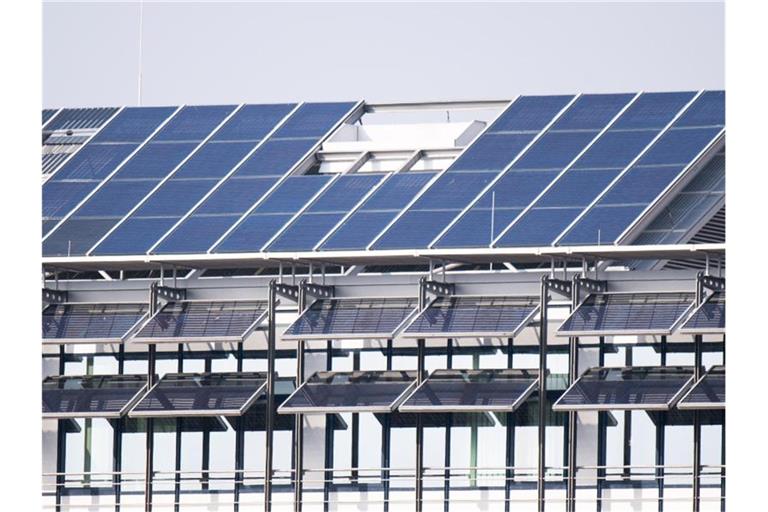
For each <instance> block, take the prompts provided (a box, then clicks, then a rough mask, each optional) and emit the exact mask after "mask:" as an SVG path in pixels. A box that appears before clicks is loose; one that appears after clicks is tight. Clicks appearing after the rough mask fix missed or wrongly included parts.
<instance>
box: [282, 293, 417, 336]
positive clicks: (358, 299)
mask: <svg viewBox="0 0 768 512" xmlns="http://www.w3.org/2000/svg"><path fill="white" fill-rule="evenodd" d="M324 301H328V302H333V301H345V302H360V303H364V302H365V301H371V302H386V301H393V302H394V301H402V302H404V303H410V305H403V307H402V309H406V308H410V307H412V311H411V312H410V313H408V314H407V315H405V316H404V317H403V320H402V321H400V322H399V323H398V324H397V326H396V327H395V328H394V329H393V330H391V331H378V332H351V331H350V332H346V331H339V332H333V333H328V332H321V333H309V334H290V333H289V331H290V330H291V329H292V328H293V327H294V325H297V324H298V323H299V322H302V321H304V320H303V319H304V318H305V316H306V315H307V314H309V313H310V312H311V311H313V307H315V305H318V306H320V307H322V305H323V302H324ZM416 302H417V301H416V299H415V298H413V297H334V298H329V299H317V300H315V301H314V302H312V304H310V305H309V307H308V308H307V309H306V310H304V311H303V312H302V313H301V314H300V315H299V316H298V317H297V318H296V320H294V321H293V322H292V323H291V324H290V325H289V326H288V327H287V328H286V330H285V331H284V332H283V335H282V339H283V340H291V341H300V340H328V339H334V340H345V339H355V340H357V339H375V340H378V339H391V338H394V337H396V336H397V334H398V333H399V332H401V331H402V329H403V328H404V326H405V325H406V324H407V323H408V321H409V320H411V318H412V317H413V316H414V315H415V314H416V313H417V312H418V305H417V304H416ZM392 307H394V305H393V306H392ZM371 309H373V308H371Z"/></svg>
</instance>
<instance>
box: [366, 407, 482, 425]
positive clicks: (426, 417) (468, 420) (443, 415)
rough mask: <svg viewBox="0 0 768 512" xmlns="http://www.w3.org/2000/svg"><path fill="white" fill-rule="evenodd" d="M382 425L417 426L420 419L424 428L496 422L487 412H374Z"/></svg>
mask: <svg viewBox="0 0 768 512" xmlns="http://www.w3.org/2000/svg"><path fill="white" fill-rule="evenodd" d="M374 416H375V417H376V419H377V420H378V421H379V423H381V424H382V425H384V424H386V422H387V421H389V427H390V428H416V427H417V425H418V421H419V419H421V426H422V427H423V428H445V427H448V426H449V425H450V427H451V428H453V427H456V428H461V427H470V428H471V427H493V426H495V425H496V422H495V421H493V416H492V415H491V414H490V413H487V412H428V413H416V412H398V411H395V412H393V413H379V412H377V413H374Z"/></svg>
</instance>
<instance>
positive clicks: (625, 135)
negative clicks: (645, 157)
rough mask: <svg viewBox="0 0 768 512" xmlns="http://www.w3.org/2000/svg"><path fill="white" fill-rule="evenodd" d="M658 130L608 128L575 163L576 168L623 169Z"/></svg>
mask: <svg viewBox="0 0 768 512" xmlns="http://www.w3.org/2000/svg"><path fill="white" fill-rule="evenodd" d="M657 134H658V130H635V131H618V130H608V131H607V132H606V133H604V134H603V135H602V136H601V137H600V138H599V139H597V141H596V142H595V143H594V144H593V145H592V146H591V147H590V148H589V149H588V150H587V151H586V153H584V155H582V156H581V157H580V158H579V160H578V161H577V162H576V163H575V164H574V166H573V168H574V169H595V168H606V169H623V168H624V167H626V166H627V165H629V164H630V163H631V162H632V160H634V159H635V157H637V155H639V154H640V152H641V151H642V150H643V149H645V148H646V147H647V146H648V144H650V142H651V141H652V140H653V138H654V137H655V136H656V135H657Z"/></svg>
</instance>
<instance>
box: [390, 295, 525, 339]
mask: <svg viewBox="0 0 768 512" xmlns="http://www.w3.org/2000/svg"><path fill="white" fill-rule="evenodd" d="M538 311H539V298H538V297H460V296H459V297H438V298H437V299H435V300H434V301H433V302H432V303H430V304H429V306H428V307H427V308H426V309H425V310H424V311H422V312H421V313H419V314H418V316H416V318H414V320H413V321H412V322H411V323H410V324H409V325H408V327H406V329H405V331H403V334H402V335H403V336H404V337H408V338H441V337H450V338H461V337H471V338H475V337H482V336H500V337H513V336H516V335H517V334H518V333H519V332H520V331H521V330H522V329H523V328H525V326H526V325H528V323H529V322H530V321H531V319H532V318H533V317H534V316H535V315H536V314H537V312H538Z"/></svg>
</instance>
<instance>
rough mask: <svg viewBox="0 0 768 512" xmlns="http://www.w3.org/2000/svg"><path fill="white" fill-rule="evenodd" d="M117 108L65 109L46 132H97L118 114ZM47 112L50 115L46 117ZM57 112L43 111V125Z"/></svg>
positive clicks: (48, 126)
mask: <svg viewBox="0 0 768 512" xmlns="http://www.w3.org/2000/svg"><path fill="white" fill-rule="evenodd" d="M117 110H118V109H117V108H115V107H104V108H65V109H62V110H61V112H59V114H58V115H57V116H56V119H54V120H53V121H51V122H50V123H49V124H48V125H47V126H46V127H45V131H46V132H49V131H55V130H95V129H97V128H100V127H101V126H103V125H104V123H106V122H107V121H108V120H109V118H110V117H112V116H113V115H115V113H116V112H117ZM46 112H49V113H50V115H48V116H47V117H46V114H45V113H46ZM56 112H57V111H56V110H44V111H43V124H45V121H46V120H47V119H50V117H51V115H52V114H54V113H56Z"/></svg>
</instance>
